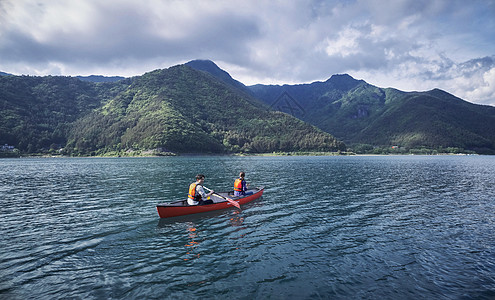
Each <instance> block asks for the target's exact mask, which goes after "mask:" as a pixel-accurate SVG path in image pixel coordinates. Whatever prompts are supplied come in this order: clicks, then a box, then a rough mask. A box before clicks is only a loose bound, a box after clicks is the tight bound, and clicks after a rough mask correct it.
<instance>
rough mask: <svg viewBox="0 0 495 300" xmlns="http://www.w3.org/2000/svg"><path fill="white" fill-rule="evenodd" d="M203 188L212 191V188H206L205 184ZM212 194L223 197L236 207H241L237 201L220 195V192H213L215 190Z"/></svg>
mask: <svg viewBox="0 0 495 300" xmlns="http://www.w3.org/2000/svg"><path fill="white" fill-rule="evenodd" d="M203 188H204V189H205V190H207V191H209V192H212V190H210V189H209V188H207V187H206V186H203ZM213 194H215V195H217V196H218V197H220V198H223V199H225V200H227V201H229V202H230V204H232V205H234V206H235V207H237V208H239V209H240V208H241V206H240V205H239V203H237V202H235V201H234V200H232V199H230V198H227V197H224V196H222V195H220V194H217V193H215V192H214V193H213Z"/></svg>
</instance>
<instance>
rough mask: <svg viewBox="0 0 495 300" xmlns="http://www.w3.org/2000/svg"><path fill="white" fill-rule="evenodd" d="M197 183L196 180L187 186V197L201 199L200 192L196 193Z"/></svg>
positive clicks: (195, 199)
mask: <svg viewBox="0 0 495 300" xmlns="http://www.w3.org/2000/svg"><path fill="white" fill-rule="evenodd" d="M197 185H198V184H197V183H196V182H193V183H191V185H190V186H189V194H187V197H189V198H190V199H192V200H194V201H199V200H201V195H200V194H197V195H196V186H197Z"/></svg>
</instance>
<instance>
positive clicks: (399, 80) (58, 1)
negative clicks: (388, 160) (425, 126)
mask: <svg viewBox="0 0 495 300" xmlns="http://www.w3.org/2000/svg"><path fill="white" fill-rule="evenodd" d="M193 59H210V60H213V61H214V62H215V63H216V64H217V65H218V66H219V67H221V68H222V69H224V70H226V71H227V72H229V73H230V74H231V75H232V77H234V78H235V79H237V80H239V81H241V82H243V83H244V84H246V85H251V84H256V83H265V84H283V83H288V84H295V83H309V82H313V81H324V80H326V79H328V78H329V77H330V76H331V75H333V74H342V73H347V74H349V75H351V76H353V77H354V78H356V79H363V80H365V81H366V82H368V83H371V84H374V85H377V86H379V87H395V88H398V89H401V90H404V91H412V90H418V91H423V90H429V89H432V88H437V87H438V88H441V89H443V90H446V91H448V92H450V93H452V94H454V95H456V96H458V97H461V98H463V99H465V100H468V101H471V102H474V103H480V104H489V105H494V106H495V1H494V0H469V1H468V0H388V1H386V0H328V1H316V0H315V1H310V0H306V1H298V0H296V1H275V0H266V1H245V0H239V1H237V0H225V1H208V0H205V1H197V0H176V1H173V0H139V1H135V0H70V1H68V0H0V71H3V72H7V73H11V74H16V75H20V74H25V75H91V74H97V75H108V76H110V75H121V76H135V75H141V74H143V73H146V72H148V71H151V70H154V69H159V68H168V67H170V66H173V65H177V64H181V63H185V62H187V61H190V60H193Z"/></svg>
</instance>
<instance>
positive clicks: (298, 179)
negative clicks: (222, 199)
mask: <svg viewBox="0 0 495 300" xmlns="http://www.w3.org/2000/svg"><path fill="white" fill-rule="evenodd" d="M241 170H243V171H245V172H246V179H247V181H248V182H250V183H251V184H252V185H253V186H265V188H266V189H265V193H264V195H263V197H262V198H261V199H259V200H257V201H255V202H252V203H249V204H247V205H245V206H243V207H242V210H237V209H235V208H232V209H229V210H223V211H218V212H213V213H208V214H207V215H193V216H189V217H182V218H176V219H159V217H158V214H157V212H156V204H158V203H162V202H165V201H172V200H178V199H183V198H184V197H185V195H186V194H187V189H188V185H189V183H191V182H193V181H194V176H195V175H196V174H197V173H204V174H205V175H206V181H205V186H207V187H210V188H213V189H215V190H217V191H225V190H229V189H231V188H232V187H231V186H232V184H233V180H234V179H235V177H236V176H237V174H238V173H239V171H241ZM0 199H1V200H0V201H1V206H0V222H1V227H0V243H1V251H0V299H60V298H70V299H167V298H172V299H196V298H200V299H494V298H495V157H493V156H355V157H290V156H289V157H223V156H210V157H205V156H198V157H163V158H53V159H52V158H44V159H42V158H40V159H2V160H0Z"/></svg>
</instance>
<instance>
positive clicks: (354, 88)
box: [212, 73, 495, 154]
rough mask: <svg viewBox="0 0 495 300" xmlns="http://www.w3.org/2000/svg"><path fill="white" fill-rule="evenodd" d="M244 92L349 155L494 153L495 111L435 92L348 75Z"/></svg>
mask: <svg viewBox="0 0 495 300" xmlns="http://www.w3.org/2000/svg"><path fill="white" fill-rule="evenodd" d="M214 74H215V73H212V75H214ZM247 88H248V89H249V90H250V91H251V92H252V94H253V95H254V96H255V97H257V98H258V99H260V100H261V101H263V102H264V103H266V104H267V105H269V106H270V108H271V109H274V110H279V111H284V112H286V113H289V114H291V115H293V116H295V117H297V118H299V119H301V120H303V121H306V122H308V123H310V124H312V125H315V126H316V127H318V128H320V129H321V130H323V131H325V132H328V133H330V134H332V135H334V136H335V137H337V138H338V139H340V140H343V141H344V142H345V143H346V144H349V145H351V146H353V149H354V150H357V149H362V148H363V147H365V148H371V149H373V148H377V147H381V148H389V149H391V148H392V147H393V148H396V149H397V148H401V147H402V148H404V149H405V150H407V149H411V148H432V149H441V148H459V149H460V150H469V151H475V152H477V153H483V154H495V107H493V106H489V105H479V104H474V103H471V102H468V101H465V100H463V99H461V98H458V97H456V96H454V95H452V94H450V93H448V92H446V91H443V90H440V89H432V90H430V91H423V92H417V91H416V92H405V91H400V90H398V89H394V88H380V87H376V86H373V85H371V84H368V83H367V82H365V81H364V80H356V79H354V78H353V77H352V76H350V75H348V74H335V75H332V76H331V77H330V78H329V79H327V80H326V81H315V82H312V83H306V84H295V85H288V84H285V85H263V84H256V85H251V86H248V87H247Z"/></svg>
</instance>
